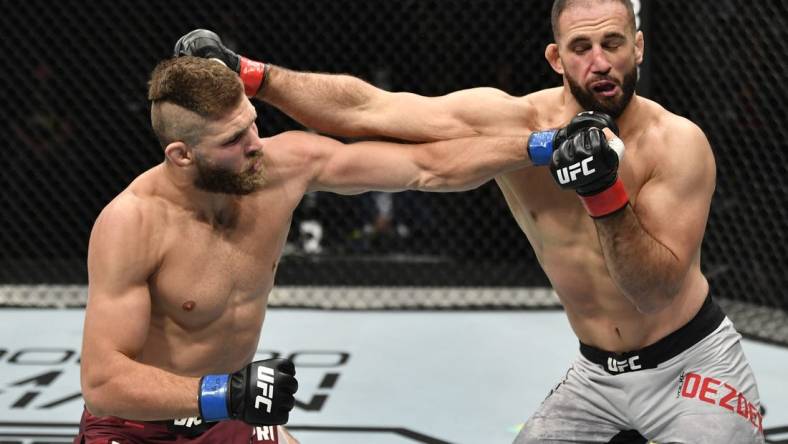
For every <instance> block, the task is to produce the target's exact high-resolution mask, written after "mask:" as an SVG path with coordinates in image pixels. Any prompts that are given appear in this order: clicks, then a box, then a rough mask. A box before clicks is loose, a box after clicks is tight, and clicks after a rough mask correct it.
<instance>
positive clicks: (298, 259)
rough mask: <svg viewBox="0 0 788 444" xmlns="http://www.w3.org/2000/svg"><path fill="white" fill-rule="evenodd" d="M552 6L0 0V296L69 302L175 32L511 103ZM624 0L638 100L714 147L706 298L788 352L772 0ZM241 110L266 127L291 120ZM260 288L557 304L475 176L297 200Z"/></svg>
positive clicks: (446, 0) (780, 88)
mask: <svg viewBox="0 0 788 444" xmlns="http://www.w3.org/2000/svg"><path fill="white" fill-rule="evenodd" d="M551 3H552V2H551V1H550V0H541V1H522V0H473V1H471V0H464V1H460V0H396V1H395V0H391V1H378V0H374V1H360V0H358V1H354V0H342V1H326V0H297V1H294V0H266V1H259V0H258V1H247V0H235V1H233V2H223V1H212V2H209V1H190V2H165V3H162V2H153V1H146V0H142V1H134V2H131V1H117V0H113V1H108V0H91V1H87V2H85V1H75V0H66V1H59V2H51V1H46V2H45V1H42V0H28V1H26V2H10V1H2V2H0V8H2V13H0V28H1V29H2V30H3V38H2V39H0V48H1V53H2V55H3V58H2V62H1V63H2V65H3V69H2V72H0V78H2V82H1V83H2V101H1V102H0V103H2V107H1V108H0V128H1V129H2V134H3V135H4V137H3V145H4V146H3V147H2V149H1V150H0V165H2V170H1V171H2V172H1V173H0V214H1V215H2V230H0V290H2V291H0V303H2V304H4V305H11V306H73V305H76V306H79V305H81V304H84V295H85V290H84V285H85V284H86V282H87V275H86V265H85V262H86V251H87V240H88V236H89V232H90V229H91V226H92V224H93V221H94V219H95V217H96V216H97V214H98V213H99V211H100V210H101V209H102V208H103V206H104V205H106V204H107V203H108V202H109V200H110V199H112V198H113V197H114V196H115V195H116V194H117V193H118V192H120V191H121V190H122V189H123V188H124V187H126V186H127V184H128V183H129V182H130V181H131V180H132V179H133V178H134V177H135V176H136V175H138V174H139V173H141V172H142V171H144V170H146V169H148V168H150V167H151V166H153V165H155V164H157V163H159V162H161V161H162V159H163V156H162V152H161V149H160V148H159V146H158V144H157V142H156V140H155V138H154V135H153V133H152V131H151V129H150V125H149V115H148V113H149V105H148V103H147V101H146V90H147V85H146V82H147V79H148V76H149V74H150V71H151V70H152V69H153V67H154V65H155V64H156V63H157V62H158V61H159V60H161V59H163V58H165V57H168V56H170V54H171V51H172V47H173V44H174V42H175V41H176V40H177V39H178V38H179V37H180V36H181V35H182V34H184V33H186V32H187V31H189V30H191V29H193V28H197V27H204V28H209V29H212V30H214V31H216V32H218V33H219V34H220V35H221V36H222V38H223V39H224V41H225V43H226V44H227V45H228V46H229V47H231V48H233V49H234V50H236V51H237V52H240V53H243V54H245V55H247V56H249V57H251V58H255V59H258V60H263V61H266V62H271V63H274V64H278V65H282V66H286V67H289V68H292V69H298V70H311V71H325V72H337V73H338V72H342V73H350V74H353V75H356V76H359V77H361V78H364V79H366V80H368V81H370V82H372V83H374V84H376V85H378V86H380V87H382V88H386V89H389V90H393V91H412V92H415V93H419V94H424V95H441V94H445V93H448V92H451V91H454V90H458V89H463V88H469V87H474V86H493V87H497V88H500V89H502V90H504V91H506V92H508V93H510V94H513V95H523V94H527V93H529V92H531V91H534V90H538V89H541V88H545V87H551V86H557V85H559V84H560V78H559V77H558V76H557V75H556V74H554V73H553V72H552V71H551V70H550V68H549V67H548V65H547V63H546V62H545V60H544V57H543V52H544V47H545V45H546V44H547V43H548V42H549V41H551V34H550V26H549V19H548V17H549V15H550V14H549V12H550V6H551ZM635 5H636V10H637V12H638V20H639V22H640V26H641V28H643V29H644V30H645V31H646V63H644V65H643V66H642V68H641V82H640V85H639V93H640V94H642V95H645V96H646V97H649V98H652V99H654V100H656V101H657V102H659V103H661V104H662V105H663V106H664V107H665V108H667V109H668V110H670V111H672V112H674V113H677V114H679V115H681V116H684V117H687V118H689V119H691V120H692V121H694V122H696V123H697V124H698V125H700V127H701V128H702V129H703V130H704V131H705V132H706V134H707V136H708V137H709V140H710V141H711V144H712V147H713V149H714V152H715V154H716V159H717V166H718V186H717V191H716V194H715V196H714V201H713V204H712V211H711V216H710V219H709V224H708V231H707V235H706V238H705V243H704V247H703V266H704V270H705V272H706V274H707V276H708V277H709V278H710V281H711V284H712V291H713V294H714V295H716V296H717V297H718V298H719V299H720V300H721V301H722V302H723V303H724V304H725V306H726V308H727V309H728V311H729V313H730V314H731V317H733V318H734V320H735V321H736V323H737V326H738V327H739V328H740V329H741V330H743V331H744V333H745V334H747V335H748V336H750V337H757V338H760V339H763V340H767V341H771V342H777V343H788V330H787V329H788V322H786V317H785V310H786V308H788V297H786V295H785V288H786V287H787V286H788V273H786V272H785V269H786V265H788V251H787V250H788V247H786V245H787V243H786V234H785V231H786V220H788V183H787V182H788V179H786V176H788V171H787V170H786V164H787V163H788V150H786V148H787V147H786V144H788V142H786V141H788V124H787V123H786V121H785V115H786V113H785V109H786V104H788V89H787V88H786V85H785V83H786V81H788V70H787V67H788V48H787V47H786V46H787V45H788V43H786V42H788V4H786V2H784V1H782V0H761V1H758V2H749V1H744V0H720V1H715V2H686V1H681V0H659V1H643V2H640V1H636V2H635ZM257 107H258V112H259V115H260V121H259V122H258V124H259V127H260V131H261V133H262V134H263V135H272V134H276V133H279V132H282V131H285V130H290V129H301V126H300V125H299V124H297V123H295V122H294V121H292V120H290V119H289V118H288V117H287V116H285V115H283V114H282V113H280V112H279V111H277V110H276V109H273V108H272V107H270V106H267V105H265V104H262V103H258V104H257ZM277 284H278V285H279V289H278V291H279V293H278V296H277V297H275V298H273V299H272V304H274V305H277V304H279V305H284V306H318V307H327V308H362V309H368V308H379V307H389V308H419V307H447V308H451V307H459V308H468V307H472V308H473V307H479V308H522V307H531V306H551V307H555V306H557V303H556V300H555V298H551V297H544V295H545V294H549V288H548V287H549V283H548V281H547V279H546V277H545V276H544V274H543V273H542V271H541V269H540V268H539V265H538V263H537V261H536V259H535V256H534V254H533V252H532V250H531V248H530V246H529V245H528V243H527V240H526V238H525V236H524V235H523V234H522V233H521V232H520V230H519V229H518V227H517V225H516V223H515V222H514V219H513V218H512V217H511V215H510V214H509V210H508V208H507V207H506V204H505V202H504V200H503V197H502V196H501V193H500V192H499V190H498V188H497V187H496V186H495V184H494V183H492V182H491V183H488V184H487V185H484V186H482V187H480V188H479V189H477V190H475V191H472V192H466V193H457V194H426V193H418V192H406V193H399V194H386V193H368V194H365V195H361V196H356V197H343V196H337V195H332V194H328V193H315V194H310V195H308V196H306V197H305V198H304V200H303V202H302V203H301V205H300V207H299V208H298V209H297V211H296V214H295V217H294V220H293V226H292V229H291V233H290V237H289V240H288V245H287V248H286V251H285V255H284V257H283V259H282V262H281V266H280V269H279V273H278V276H277ZM414 287H417V289H416V290H414ZM359 289H363V290H359ZM288 290H291V291H289V292H288ZM295 290H297V291H295ZM403 291H404V292H405V293H404V294H405V296H402V295H403ZM414 291H423V292H426V293H425V294H427V295H428V296H427V297H413V294H414V293H413V292H414ZM381 294H382V295H384V297H385V296H386V295H388V296H391V300H390V302H385V301H383V302H381V297H380V295H381ZM354 295H355V296H354ZM365 295H366V296H365ZM332 298H334V299H332ZM353 298H357V299H353ZM365 298H367V299H365ZM398 298H399V299H398ZM376 304H377V305H376Z"/></svg>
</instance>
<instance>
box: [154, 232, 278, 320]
mask: <svg viewBox="0 0 788 444" xmlns="http://www.w3.org/2000/svg"><path fill="white" fill-rule="evenodd" d="M288 228H289V219H287V220H281V221H279V220H277V221H274V220H271V219H270V218H261V220H259V221H258V223H250V224H244V225H243V226H236V227H216V226H213V225H211V224H206V223H200V222H193V221H189V222H186V223H182V224H180V226H179V227H178V228H177V229H174V230H173V229H170V231H171V232H170V233H169V235H168V236H167V237H166V238H167V241H166V243H167V245H166V246H165V247H164V248H163V254H162V257H161V263H160V266H159V267H158V269H157V272H156V273H155V274H154V276H152V277H151V279H150V281H149V286H150V290H151V296H152V298H153V303H154V308H159V309H161V310H162V311H164V312H167V313H169V314H170V315H176V314H178V315H180V314H186V313H190V317H191V318H205V319H206V320H208V319H211V318H213V317H215V316H216V315H217V314H219V313H224V312H226V311H227V310H229V309H232V308H233V307H239V306H243V305H248V304H260V303H262V304H264V303H265V298H266V296H267V294H268V292H269V291H270V289H271V287H272V286H273V281H274V275H275V272H276V268H277V265H278V260H279V257H280V255H281V252H282V248H283V246H284V243H285V241H286V238H287V232H288Z"/></svg>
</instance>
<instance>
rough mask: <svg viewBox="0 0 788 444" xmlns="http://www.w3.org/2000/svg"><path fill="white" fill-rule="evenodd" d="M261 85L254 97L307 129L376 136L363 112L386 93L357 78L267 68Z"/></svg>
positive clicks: (330, 132) (336, 133) (276, 67)
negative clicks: (267, 70)
mask: <svg viewBox="0 0 788 444" xmlns="http://www.w3.org/2000/svg"><path fill="white" fill-rule="evenodd" d="M265 82H266V83H265V85H264V87H263V88H261V89H260V92H258V94H257V98H258V99H261V100H264V101H266V102H268V103H269V104H271V105H273V106H275V107H277V108H279V109H280V110H282V111H283V112H284V113H286V114H287V115H289V116H290V117H292V118H293V119H295V120H297V121H298V122H300V123H302V124H303V125H305V126H307V127H309V128H313V129H315V130H317V131H320V132H322V133H327V134H333V135H339V136H350V137H355V136H367V135H378V134H372V133H373V132H374V131H373V130H372V129H370V128H368V125H367V124H365V119H364V113H365V110H367V109H368V108H369V105H370V103H371V102H372V100H373V99H374V98H375V97H377V96H379V95H381V94H385V93H386V92H385V91H383V90H381V89H378V88H376V87H374V86H372V85H370V84H369V83H366V82H364V81H363V80H361V79H358V78H356V77H352V76H349V75H342V74H321V73H310V72H297V71H291V70H288V69H285V68H282V67H279V66H270V71H269V73H268V75H267V78H266V80H265Z"/></svg>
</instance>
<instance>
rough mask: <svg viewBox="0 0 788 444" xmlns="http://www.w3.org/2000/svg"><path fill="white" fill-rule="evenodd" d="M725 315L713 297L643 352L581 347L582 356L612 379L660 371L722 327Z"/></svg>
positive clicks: (643, 349)
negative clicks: (660, 368) (688, 318)
mask: <svg viewBox="0 0 788 444" xmlns="http://www.w3.org/2000/svg"><path fill="white" fill-rule="evenodd" d="M723 319H725V313H724V312H723V311H722V308H720V306H719V305H717V303H716V302H714V300H712V298H711V296H706V300H705V301H704V302H703V305H702V306H701V307H700V310H698V313H697V314H695V316H694V317H693V318H692V319H690V321H689V322H687V323H686V324H684V325H683V326H682V327H680V328H679V329H678V330H676V331H674V332H673V333H671V334H669V335H667V336H665V337H664V338H662V339H660V340H659V341H657V342H655V343H653V344H651V345H649V346H647V347H644V348H642V349H640V350H635V351H630V352H626V353H615V352H610V351H606V350H602V349H599V348H596V347H592V346H590V345H587V344H583V343H582V342H581V343H580V353H581V354H582V355H583V356H585V358H586V359H588V360H589V361H591V362H594V363H596V364H599V365H601V366H602V368H604V369H605V371H606V372H608V373H610V374H611V375H617V374H621V373H627V372H633V371H638V370H645V369H649V368H657V366H658V365H659V364H660V363H662V362H665V361H667V360H669V359H671V358H673V357H675V356H678V355H679V354H681V353H682V352H684V351H685V350H687V349H688V348H690V347H692V346H693V345H695V344H697V343H698V342H700V340H701V339H703V338H705V337H706V336H708V335H710V334H711V333H712V332H713V331H714V330H716V329H717V327H719V325H720V324H721V323H722V321H723Z"/></svg>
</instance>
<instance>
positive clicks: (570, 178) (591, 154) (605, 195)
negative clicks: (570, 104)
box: [550, 128, 629, 218]
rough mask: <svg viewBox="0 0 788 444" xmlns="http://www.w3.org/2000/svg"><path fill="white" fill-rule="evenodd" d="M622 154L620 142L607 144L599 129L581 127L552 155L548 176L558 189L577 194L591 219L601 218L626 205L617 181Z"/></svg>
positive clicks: (623, 191)
mask: <svg viewBox="0 0 788 444" xmlns="http://www.w3.org/2000/svg"><path fill="white" fill-rule="evenodd" d="M623 155H624V143H623V142H622V141H621V139H619V138H618V137H616V138H614V139H613V140H611V141H610V142H608V141H607V139H606V138H605V134H604V133H603V132H602V130H601V129H598V128H584V129H582V130H580V131H578V132H576V133H574V134H572V135H570V136H569V138H568V139H566V140H564V141H563V142H562V143H561V146H560V147H559V148H558V149H557V150H555V151H554V152H553V156H552V161H551V163H550V173H551V174H552V175H553V178H554V179H555V181H556V182H557V183H558V185H559V186H560V187H561V188H563V189H571V190H575V191H576V192H577V194H578V196H580V199H581V200H582V201H583V205H584V206H585V207H586V210H587V211H588V214H590V215H591V217H595V218H597V217H604V216H607V215H610V214H613V213H615V212H617V211H618V210H620V209H622V208H624V207H625V206H626V205H627V204H628V203H629V197H628V196H627V192H626V190H625V189H624V184H623V183H622V182H621V180H620V179H619V178H618V163H619V159H620V157H622V156H623Z"/></svg>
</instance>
